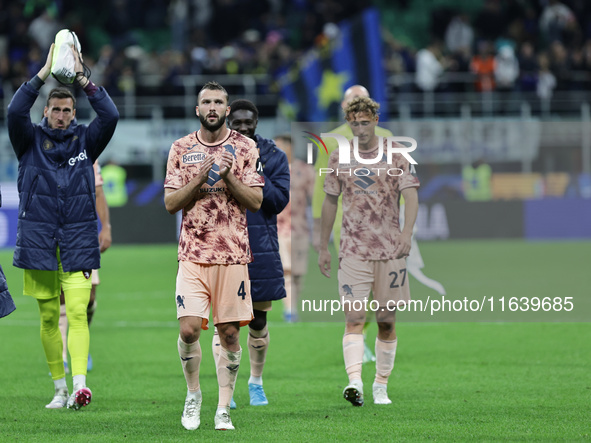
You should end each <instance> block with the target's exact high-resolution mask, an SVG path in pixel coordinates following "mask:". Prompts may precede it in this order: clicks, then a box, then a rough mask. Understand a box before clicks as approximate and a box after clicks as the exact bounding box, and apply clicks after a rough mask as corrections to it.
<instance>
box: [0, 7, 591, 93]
mask: <svg viewBox="0 0 591 443" xmlns="http://www.w3.org/2000/svg"><path fill="white" fill-rule="evenodd" d="M108 3H109V4H108V5H105V7H103V8H101V11H102V12H99V13H96V11H89V10H87V9H84V7H83V5H82V4H79V3H76V2H72V1H68V0H61V1H57V0H56V1H51V0H28V1H14V2H9V1H6V0H0V6H1V7H0V88H1V89H0V94H6V95H7V96H10V95H11V94H12V92H14V90H16V89H17V88H18V86H19V85H20V84H21V83H22V82H23V81H26V80H27V79H29V78H30V77H32V76H33V75H34V73H36V72H37V71H38V69H39V68H40V67H41V65H42V64H43V60H44V58H45V54H44V51H45V50H46V49H45V47H44V46H43V44H40V42H45V41H48V40H50V39H51V37H52V36H53V35H55V33H56V31H57V30H59V29H61V28H64V27H67V28H69V29H71V30H73V31H75V32H76V33H77V35H78V37H79V38H80V41H81V43H82V46H83V47H85V48H88V49H87V50H86V52H87V55H86V60H87V63H88V64H89V66H90V67H91V70H92V72H93V79H95V80H96V81H97V82H98V83H101V84H104V85H105V87H106V89H107V91H108V92H109V94H111V95H112V96H121V95H124V94H130V93H131V94H135V95H139V96H148V95H152V96H157V95H182V94H183V93H184V89H183V86H182V83H181V82H180V80H179V76H181V75H191V74H207V75H219V74H245V73H246V74H271V75H273V74H274V73H276V71H277V70H278V69H279V68H280V67H282V66H286V65H289V64H290V63H292V62H294V61H296V60H298V59H300V58H301V56H302V54H303V53H304V51H306V50H308V49H309V48H311V47H318V48H322V47H323V46H324V45H325V44H326V43H327V42H328V41H329V40H330V39H331V38H332V36H334V32H335V28H336V27H335V26H334V24H335V23H339V21H341V20H343V19H346V18H349V17H351V16H353V15H355V14H357V13H359V11H361V10H362V9H364V8H366V7H369V6H372V5H373V6H377V7H378V8H379V9H380V10H381V11H382V12H387V10H388V9H390V10H391V9H392V8H396V11H398V15H399V17H398V19H400V16H401V14H403V13H406V12H407V11H409V10H411V9H412V7H413V3H414V2H412V1H409V0H404V1H403V0H398V1H395V2H386V1H384V0H375V1H373V2H372V1H370V0H365V1H357V2H353V1H351V0H347V1H339V2H337V1H335V0H321V1H316V2H310V1H305V0H300V1H295V2H291V1H289V2H288V1H281V0H268V1H255V0H248V1H238V0H225V1H223V2H217V1H216V2H214V1H210V0H175V1H167V2H155V1H140V0H110V1H109V2H108ZM454 5H455V3H454V1H452V0H450V1H449V2H448V6H446V7H441V8H439V9H436V10H432V11H431V12H430V14H431V19H430V26H429V29H428V35H430V36H431V39H432V42H431V43H430V44H429V45H427V46H423V45H422V44H421V43H420V42H417V41H412V40H409V39H408V38H407V39H399V38H395V37H394V36H393V34H392V31H393V33H394V34H395V28H398V26H394V25H396V21H395V20H396V18H394V22H393V23H391V20H390V21H388V20H386V19H384V21H385V22H384V23H382V25H383V36H384V48H385V52H384V66H385V68H386V70H387V72H388V73H389V74H415V75H416V78H417V80H416V82H405V83H403V84H402V85H401V86H400V89H401V90H407V91H408V90H410V91H424V90H437V91H451V92H454V91H466V90H469V91H490V90H502V91H523V92H537V94H538V96H539V97H541V98H544V97H551V95H552V92H553V91H565V90H576V89H581V88H583V87H585V85H588V82H589V78H590V77H589V74H590V73H591V3H589V2H585V1H579V0H563V1H562V2H560V1H557V0H524V1H517V0H483V1H482V2H481V6H480V8H478V9H475V10H472V11H470V13H468V12H466V11H463V10H461V9H459V6H461V4H458V5H455V6H454ZM140 9H141V11H142V13H141V14H137V13H136V11H138V10H140ZM408 17H410V15H408ZM83 23H84V25H83ZM441 72H447V73H460V74H471V75H472V76H473V77H474V78H473V79H471V80H461V81H458V80H457V79H450V78H449V77H447V78H446V77H440V76H439V75H438V73H441ZM429 76H432V78H429ZM271 82H272V80H271V79H270V78H269V79H268V81H267V83H264V84H263V86H262V87H263V88H266V89H268V88H270V87H271ZM7 88H9V89H11V90H6V89H7ZM263 92H265V91H263Z"/></svg>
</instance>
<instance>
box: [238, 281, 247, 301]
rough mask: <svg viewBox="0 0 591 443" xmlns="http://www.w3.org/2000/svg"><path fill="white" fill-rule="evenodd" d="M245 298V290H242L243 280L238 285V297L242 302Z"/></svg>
mask: <svg viewBox="0 0 591 443" xmlns="http://www.w3.org/2000/svg"><path fill="white" fill-rule="evenodd" d="M245 296H246V290H245V289H244V280H242V283H240V287H239V288H238V297H242V300H244V297H245Z"/></svg>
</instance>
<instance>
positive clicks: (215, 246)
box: [164, 131, 265, 265]
mask: <svg viewBox="0 0 591 443" xmlns="http://www.w3.org/2000/svg"><path fill="white" fill-rule="evenodd" d="M225 151H228V152H230V153H231V154H232V155H233V156H234V162H233V165H232V169H231V173H232V174H234V176H235V177H236V178H237V179H238V180H240V181H241V182H242V183H243V184H245V185H246V186H251V187H262V186H264V184H265V181H264V178H263V176H262V175H260V174H259V173H258V172H257V167H258V163H259V162H258V158H259V154H258V150H257V148H256V143H255V142H254V141H252V140H251V139H249V138H247V137H245V136H243V135H241V134H240V133H238V132H236V131H230V132H229V133H228V136H227V137H226V138H225V139H224V140H221V141H218V142H216V143H214V144H210V143H205V142H203V141H202V140H200V139H199V136H198V133H197V132H194V133H191V134H189V135H187V136H185V137H183V138H180V139H178V140H177V141H175V142H174V143H173V144H172V146H171V148H170V153H169V155H168V164H167V168H166V178H165V180H164V187H165V188H171V189H180V188H182V187H183V186H185V185H187V184H188V183H189V182H190V181H191V179H192V178H193V177H194V176H195V175H196V174H197V173H198V172H199V170H200V167H201V163H202V162H203V161H204V160H205V159H206V158H207V157H208V156H210V155H213V156H214V158H215V163H214V165H213V167H212V168H211V170H210V171H209V176H208V179H207V181H206V182H205V183H204V184H203V185H202V186H201V188H200V189H199V192H198V193H197V195H196V196H195V197H194V199H193V200H192V201H191V202H190V203H189V204H188V205H187V206H186V207H185V208H183V217H182V223H181V232H180V237H179V251H178V259H179V261H190V262H193V263H202V264H228V265H229V264H246V263H250V262H251V261H252V252H251V249H250V244H249V241H248V230H247V224H246V208H245V207H244V206H243V205H242V204H241V203H240V202H239V201H238V200H236V198H235V197H234V196H233V195H232V194H231V193H230V191H229V190H228V187H227V186H226V183H225V182H224V180H223V179H222V178H221V176H220V175H219V171H220V168H219V164H220V163H221V158H222V154H223V152H225Z"/></svg>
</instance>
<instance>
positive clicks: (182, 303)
mask: <svg viewBox="0 0 591 443" xmlns="http://www.w3.org/2000/svg"><path fill="white" fill-rule="evenodd" d="M176 304H177V305H178V307H179V308H181V307H182V308H183V309H186V308H185V296H184V295H183V296H182V297H181V296H180V295H177V296H176Z"/></svg>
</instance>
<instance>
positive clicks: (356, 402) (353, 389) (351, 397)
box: [343, 380, 363, 406]
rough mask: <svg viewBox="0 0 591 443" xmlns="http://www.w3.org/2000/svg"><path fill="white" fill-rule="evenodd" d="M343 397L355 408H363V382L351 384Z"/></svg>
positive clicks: (358, 381)
mask: <svg viewBox="0 0 591 443" xmlns="http://www.w3.org/2000/svg"><path fill="white" fill-rule="evenodd" d="M343 397H344V398H345V400H347V401H349V402H351V404H352V405H353V406H363V383H362V382H361V380H355V381H353V382H351V384H349V386H347V387H346V388H345V390H344V391H343Z"/></svg>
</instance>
